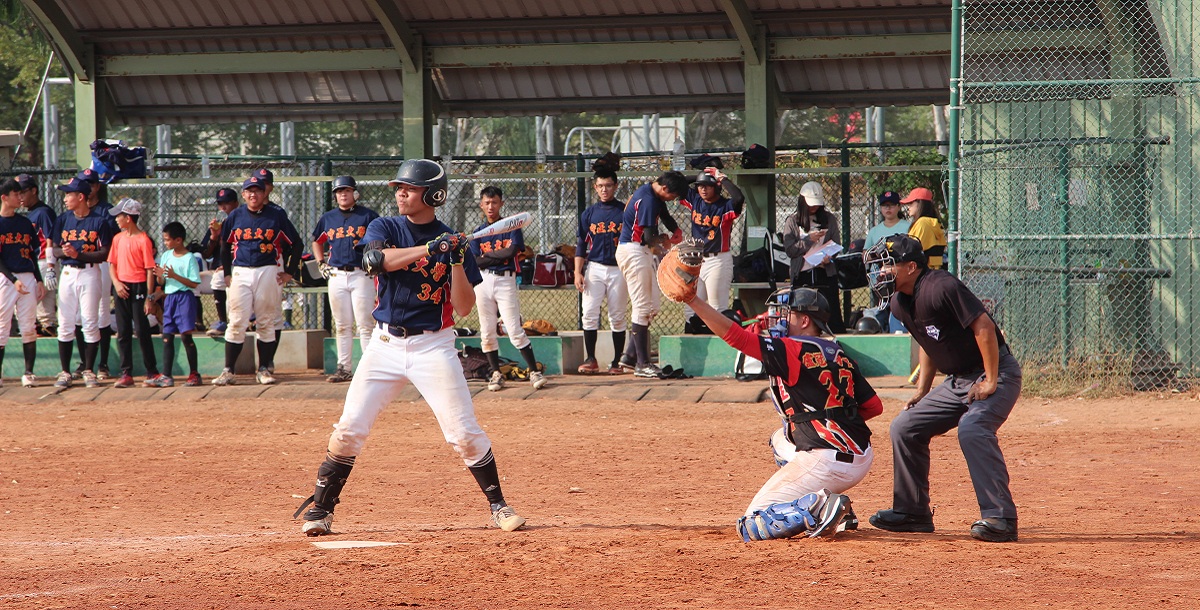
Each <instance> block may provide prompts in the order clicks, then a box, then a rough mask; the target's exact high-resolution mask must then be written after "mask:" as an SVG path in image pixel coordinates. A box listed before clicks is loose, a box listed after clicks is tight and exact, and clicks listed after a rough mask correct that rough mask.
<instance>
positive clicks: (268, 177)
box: [250, 167, 275, 184]
mask: <svg viewBox="0 0 1200 610" xmlns="http://www.w3.org/2000/svg"><path fill="white" fill-rule="evenodd" d="M250 177H251V178H258V179H259V181H260V182H265V183H267V184H275V174H272V173H271V170H269V169H267V168H265V167H260V168H258V169H256V170H254V173H253V174H250Z"/></svg>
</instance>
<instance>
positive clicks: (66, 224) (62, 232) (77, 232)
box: [50, 206, 116, 265]
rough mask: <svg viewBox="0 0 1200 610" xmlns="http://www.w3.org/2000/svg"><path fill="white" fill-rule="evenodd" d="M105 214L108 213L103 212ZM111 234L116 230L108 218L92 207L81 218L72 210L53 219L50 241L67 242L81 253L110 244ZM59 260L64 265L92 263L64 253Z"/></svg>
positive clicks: (60, 243) (60, 245)
mask: <svg viewBox="0 0 1200 610" xmlns="http://www.w3.org/2000/svg"><path fill="white" fill-rule="evenodd" d="M97 207H99V206H97ZM105 215H108V213H107V212H105ZM109 217H110V218H111V216H109ZM113 235H116V232H115V231H113V227H112V225H111V224H110V223H109V222H108V220H106V219H104V218H102V217H101V216H100V215H99V214H96V213H95V209H94V208H93V211H92V213H91V214H88V215H87V216H84V217H83V218H80V217H78V216H76V215H75V213H74V212H70V211H68V212H64V213H63V214H62V215H61V216H59V217H58V219H57V220H55V221H54V230H53V232H52V237H51V238H50V241H52V242H54V243H55V244H57V245H58V246H59V247H62V246H63V244H68V243H69V244H71V246H72V247H74V248H75V249H76V250H78V251H79V252H81V253H82V252H96V251H98V250H100V249H102V248H107V247H109V246H111V245H112V238H113ZM59 262H61V263H62V264H64V265H83V264H92V263H84V262H83V261H80V260H76V259H74V258H69V257H67V256H66V255H65V254H64V255H63V258H62V259H61V260H60V261H59Z"/></svg>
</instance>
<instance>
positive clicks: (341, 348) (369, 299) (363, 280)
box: [328, 269, 376, 369]
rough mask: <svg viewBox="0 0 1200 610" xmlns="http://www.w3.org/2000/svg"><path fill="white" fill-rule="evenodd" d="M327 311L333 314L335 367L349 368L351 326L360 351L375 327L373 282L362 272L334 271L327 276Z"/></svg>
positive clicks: (352, 338)
mask: <svg viewBox="0 0 1200 610" xmlns="http://www.w3.org/2000/svg"><path fill="white" fill-rule="evenodd" d="M328 286H329V310H330V311H331V312H332V313H333V335H334V337H336V338H337V351H338V358H337V361H338V366H340V367H342V368H345V369H349V368H350V351H351V348H353V347H354V327H355V326H357V327H358V340H359V342H360V343H362V348H363V351H366V349H367V344H368V343H370V341H371V331H372V330H373V329H374V328H375V318H372V317H371V312H372V311H374V310H375V298H376V294H375V280H374V279H372V278H370V277H367V274H366V273H365V272H363V271H362V270H354V271H338V270H336V269H335V270H333V271H331V272H330V274H329V282H328Z"/></svg>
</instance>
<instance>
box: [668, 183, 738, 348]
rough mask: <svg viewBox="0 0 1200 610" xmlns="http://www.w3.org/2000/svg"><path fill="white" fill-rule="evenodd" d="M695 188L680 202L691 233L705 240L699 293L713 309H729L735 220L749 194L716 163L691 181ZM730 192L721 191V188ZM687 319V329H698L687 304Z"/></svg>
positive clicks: (697, 288)
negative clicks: (722, 192)
mask: <svg viewBox="0 0 1200 610" xmlns="http://www.w3.org/2000/svg"><path fill="white" fill-rule="evenodd" d="M692 187H693V188H692V190H691V191H689V192H688V194H687V196H685V197H682V198H680V200H679V203H680V205H682V206H683V207H685V208H687V209H688V211H689V212H691V217H692V237H695V238H696V239H699V240H700V241H701V243H703V244H704V262H703V263H702V264H701V265H700V279H699V281H697V282H696V293H697V294H699V295H700V298H702V299H704V300H705V302H707V303H708V304H709V305H712V306H713V309H716V310H717V311H725V310H726V309H729V288H730V285H731V284H732V283H733V253H732V252H730V251H729V246H730V241H731V240H730V236H731V235H732V233H733V223H734V221H735V220H737V218H738V216H741V215H742V208H743V206H744V204H745V203H746V198H745V197H744V196H743V195H742V191H741V190H740V189H738V187H737V185H735V184H734V183H733V181H732V180H730V179H729V178H728V177H727V176H725V174H723V173H721V170H720V169H719V168H717V167H706V168H704V170H703V171H701V172H700V175H699V176H697V177H696V180H695V182H693V183H692ZM722 189H724V190H725V192H727V193H729V196H728V197H724V196H722V195H721V190H722ZM683 312H684V317H685V319H687V320H688V323H687V328H685V332H688V331H691V332H696V331H697V330H699V329H698V328H697V327H698V324H696V323H695V321H693V320H692V310H691V308H690V307H684V310H683Z"/></svg>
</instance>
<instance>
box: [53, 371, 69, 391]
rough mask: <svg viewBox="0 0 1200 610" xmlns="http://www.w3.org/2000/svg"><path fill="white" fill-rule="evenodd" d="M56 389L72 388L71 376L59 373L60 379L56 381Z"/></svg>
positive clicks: (66, 373) (64, 372)
mask: <svg viewBox="0 0 1200 610" xmlns="http://www.w3.org/2000/svg"><path fill="white" fill-rule="evenodd" d="M54 387H56V388H69V387H71V374H70V373H68V372H66V371H63V372H61V373H59V374H58V379H55V380H54Z"/></svg>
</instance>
